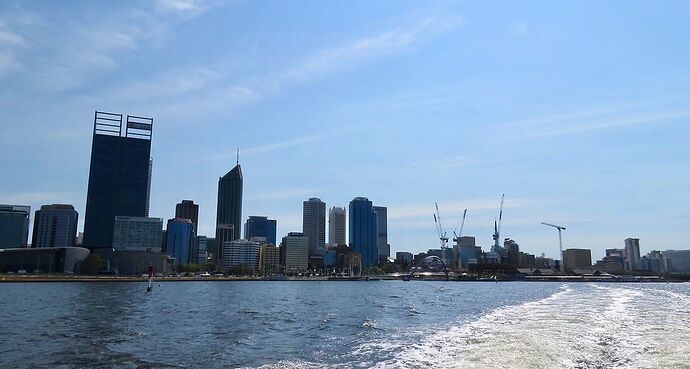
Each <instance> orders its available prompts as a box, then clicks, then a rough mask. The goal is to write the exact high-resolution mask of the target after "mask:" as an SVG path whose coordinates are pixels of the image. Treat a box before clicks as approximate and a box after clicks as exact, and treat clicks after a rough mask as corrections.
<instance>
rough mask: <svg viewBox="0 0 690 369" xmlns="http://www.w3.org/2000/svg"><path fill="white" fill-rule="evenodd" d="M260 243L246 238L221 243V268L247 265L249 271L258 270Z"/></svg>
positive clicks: (227, 268)
mask: <svg viewBox="0 0 690 369" xmlns="http://www.w3.org/2000/svg"><path fill="white" fill-rule="evenodd" d="M260 252H261V244H260V243H258V242H252V241H247V240H235V241H228V242H225V244H223V269H224V270H226V271H227V270H230V269H231V268H234V267H240V266H242V267H247V268H248V269H249V271H257V270H259V255H260Z"/></svg>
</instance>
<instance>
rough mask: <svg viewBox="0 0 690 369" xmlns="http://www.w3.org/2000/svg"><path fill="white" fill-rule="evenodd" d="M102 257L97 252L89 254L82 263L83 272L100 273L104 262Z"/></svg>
mask: <svg viewBox="0 0 690 369" xmlns="http://www.w3.org/2000/svg"><path fill="white" fill-rule="evenodd" d="M102 262H103V261H102V260H101V257H100V256H98V255H96V254H90V255H89V256H87V257H86V259H84V262H83V264H82V268H81V269H82V273H84V274H90V275H94V274H98V271H99V270H101V264H102Z"/></svg>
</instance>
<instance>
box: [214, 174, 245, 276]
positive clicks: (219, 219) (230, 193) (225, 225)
mask: <svg viewBox="0 0 690 369" xmlns="http://www.w3.org/2000/svg"><path fill="white" fill-rule="evenodd" d="M242 182H243V180H242V167H240V164H239V162H238V163H237V165H235V167H234V168H232V170H230V171H229V172H227V173H226V174H225V175H224V176H223V177H220V178H219V179H218V206H217V211H216V244H217V246H218V252H217V253H216V258H217V262H218V264H219V265H221V266H222V265H223V262H222V260H223V254H224V253H223V252H222V249H223V247H224V245H225V243H226V242H228V241H234V240H239V239H240V238H241V229H240V227H241V226H242Z"/></svg>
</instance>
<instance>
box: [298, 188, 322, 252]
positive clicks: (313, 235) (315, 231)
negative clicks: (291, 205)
mask: <svg viewBox="0 0 690 369" xmlns="http://www.w3.org/2000/svg"><path fill="white" fill-rule="evenodd" d="M302 233H304V236H305V237H309V255H310V256H311V255H314V254H317V250H320V249H323V248H324V247H325V245H326V203H325V202H323V201H321V199H318V198H316V197H312V198H310V199H309V200H307V201H304V202H303V208H302Z"/></svg>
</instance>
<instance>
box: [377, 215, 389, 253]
mask: <svg viewBox="0 0 690 369" xmlns="http://www.w3.org/2000/svg"><path fill="white" fill-rule="evenodd" d="M374 211H375V212H376V230H377V233H376V246H377V247H378V256H379V257H383V258H388V257H390V256H391V255H390V254H391V250H390V246H389V245H388V208H386V207H385V206H374Z"/></svg>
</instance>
